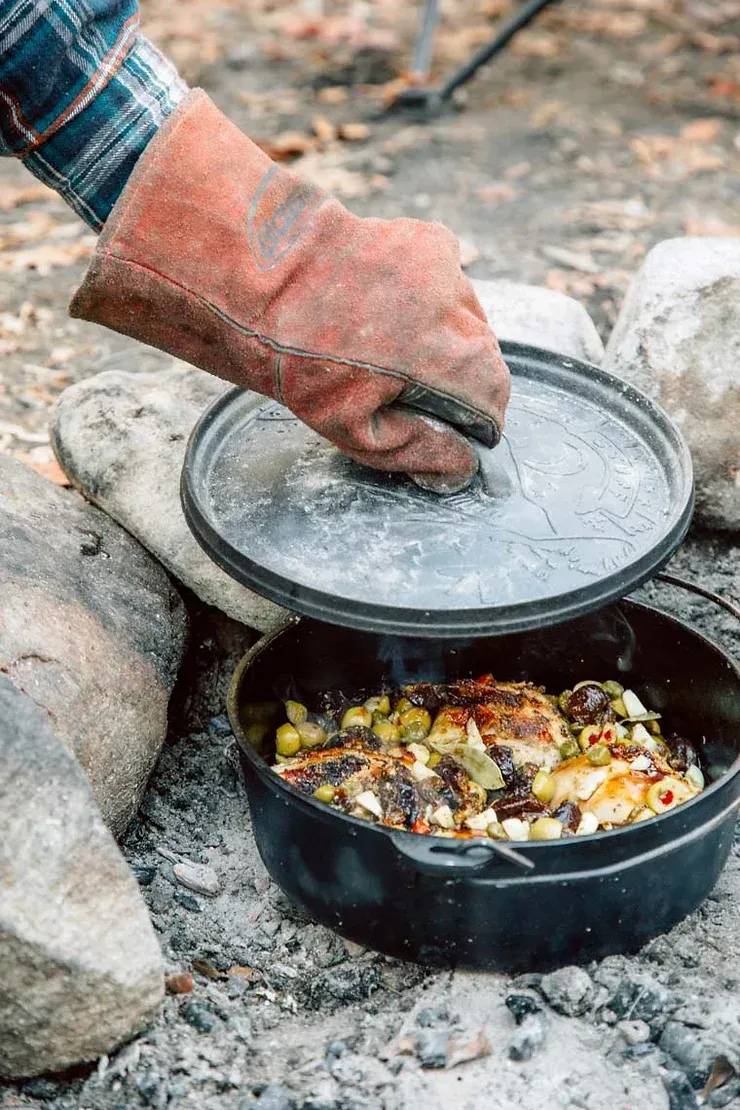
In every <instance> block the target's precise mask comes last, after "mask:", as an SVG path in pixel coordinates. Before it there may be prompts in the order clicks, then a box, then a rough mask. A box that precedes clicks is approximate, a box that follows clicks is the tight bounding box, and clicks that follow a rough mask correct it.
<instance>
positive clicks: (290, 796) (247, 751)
mask: <svg viewBox="0 0 740 1110" xmlns="http://www.w3.org/2000/svg"><path fill="white" fill-rule="evenodd" d="M621 603H622V604H626V605H628V606H630V607H632V608H635V609H640V610H643V611H644V612H648V613H654V614H657V615H658V616H660V617H663V618H664V619H666V620H667V621H669V622H670V623H671V624H673V625H675V626H677V627H678V628H680V629H681V630H682V631H684V632H687V631H688V632H690V633H691V634H692V635H693V636H695V637H697V639H699V640H701V641H702V642H703V643H704V644H705V645H706V646H707V647H708V648H711V649H712V650H713V651H715V652H716V653H717V654H718V655H720V656H721V657H722V660H723V661H724V662H725V664H726V665H727V666H728V667H729V668H730V670H731V671H732V672H733V673H734V675H735V677H736V679H737V680H738V683H740V662H736V661H735V660H734V659H733V658H732V656H731V655H729V654H728V653H727V652H726V651H725V650H724V649H723V648H722V647H720V645H719V644H717V643H716V642H715V641H714V640H712V639H710V637H709V636H706V635H705V634H704V633H703V632H699V631H698V630H697V629H695V628H694V627H693V626H692V625H690V624H687V623H686V622H685V621H682V620H680V619H679V618H678V617H674V616H673V615H672V614H670V613H666V612H664V610H662V609H658V608H656V607H655V606H654V605H648V604H647V603H646V602H642V601H633V600H631V599H629V598H623V599H622V601H621ZM307 620H308V621H313V620H314V618H312V617H299V616H293V615H289V616H288V617H287V618H286V620H285V621H284V622H283V623H282V624H281V625H280V626H279V627H278V628H275V629H273V630H272V631H271V632H267V633H265V634H264V635H263V636H261V637H260V639H259V640H258V641H257V643H256V644H253V645H252V647H251V648H249V650H248V651H247V652H246V653H245V655H244V656H243V657H242V659H241V660H240V661H239V663H238V665H237V667H236V670H235V671H234V674H233V676H232V679H231V683H230V684H229V691H228V694H227V698H226V708H227V713H228V717H229V723H230V724H231V728H232V731H233V733H234V737H235V739H236V742H237V744H238V746H239V749H240V751H241V752H242V754H243V755H244V756H245V757H246V758H247V759H248V760H249V762H250V764H252V766H253V767H254V769H255V771H256V772H257V774H258V775H259V776H260V778H262V779H263V780H265V781H267V782H269V783H270V784H273V785H277V787H278V789H279V790H281V791H282V792H283V793H284V794H285V795H286V799H287V800H289V801H290V802H294V803H297V804H299V805H300V806H303V807H304V808H307V809H309V810H310V811H311V812H312V813H313V814H315V815H316V816H320V817H321V818H322V819H323V820H325V821H328V822H330V823H333V822H335V821H340V822H344V823H346V824H347V825H348V826H349V828H350V829H362V830H363V832H372V833H378V834H380V835H382V836H385V837H386V838H387V839H389V840H391V841H392V840H393V839H394V838H398V837H402V838H410V840H409V842H411V841H413V843H418V841H419V839H420V834H419V833H414V832H411V831H410V830H407V829H395V828H389V827H387V826H384V825H375V824H373V823H372V822H370V821H365V820H363V819H362V818H360V817H352V816H350V814H348V813H341V812H340V811H339V810H337V809H332V808H330V807H329V806H326V805H323V804H322V803H321V802H317V801H315V800H314V799H313V798H310V797H309V796H308V795H307V794H304V793H303V792H302V791H300V790H299V789H298V788H297V787H295V786H293V785H291V783H289V782H285V780H284V779H283V778H282V777H281V776H280V775H278V774H276V773H275V772H274V771H273V769H272V767H271V766H270V765H269V763H268V762H267V760H266V759H264V758H263V757H262V756H261V755H260V754H259V752H257V751H256V750H255V748H254V747H253V746H252V745H251V744H250V743H249V741H248V740H247V738H246V736H245V735H244V730H243V728H242V725H241V721H240V720H239V713H238V694H239V690H240V688H241V683H242V679H243V676H244V674H245V672H246V671H247V670H248V669H249V667H250V666H251V664H252V663H253V661H254V660H255V659H256V658H257V657H258V656H259V655H261V654H262V653H263V651H265V650H266V649H267V648H268V647H270V646H271V645H272V644H273V643H274V641H275V640H278V639H279V638H280V637H281V636H283V635H285V633H287V632H289V631H290V630H291V629H292V628H297V626H298V625H300V624H302V623H303V622H304V621H307ZM315 623H320V622H315ZM349 631H352V630H351V629H350V630H349ZM362 634H363V633H362V632H360V635H362ZM738 774H740V751H739V752H738V754H737V756H736V758H735V760H734V761H733V763H732V764H731V765H730V767H728V769H727V770H726V771H725V773H724V774H723V775H721V776H720V777H719V778H718V779H717V780H716V781H715V782H713V783H711V785H710V786H707V787H705V789H704V790H702V792H701V793H700V794H697V795H696V797H694V798H691V800H690V801H688V802H684V803H683V804H682V805H680V806H676V807H675V808H674V809H672V810H669V811H668V812H667V813H663V814H659V815H656V816H655V818H654V819H653V820H652V821H650V827H651V828H655V826H656V824H657V823H658V822H663V823H667V822H671V821H673V820H675V819H676V817H677V816H678V815H684V814H686V813H687V812H689V811H690V808H691V807H692V806H694V805H696V804H697V803H700V802H702V801H703V800H704V799H706V798H708V797H710V796H711V795H713V794H716V793H718V792H719V790H720V789H723V788H724V787H725V786H726V785H727V784H728V783H729V782H730V780H731V779H733V778H735V777H736V776H737V775H738ZM713 820H714V816H713V815H712V816H709V817H708V818H707V821H706V822H704V824H708V823H711V822H712V821H713ZM697 827H701V826H697ZM643 829H644V825H642V826H641V825H639V824H637V825H634V824H633V825H624V826H623V827H622V828H619V829H611V830H608V831H603V832H596V833H591V834H590V835H588V836H579V837H567V838H566V839H565V840H553V841H547V840H527V841H522V842H521V843H520V842H516V843H514V844H513V845H512V847H514V848H515V850H516V852H517V853H518V852H524V853H526V854H528V853H529V852H530V851H533V852H544V851H547V850H548V849H558V848H559V849H561V850H562V848H563V847H564V846H566V845H568V844H570V843H571V841H572V843H573V844H586V843H593V842H594V841H599V842H601V843H604V844H606V843H609V842H612V841H613V840H614V839H615V838H616V837H626V836H629V835H630V834H634V833H635V832H637V831H642V830H643ZM679 836H680V834H677V836H676V837H674V838H673V839H679ZM421 839H422V840H423V841H424V842H425V843H427V844H429V845H430V846H431V845H444V846H445V847H446V848H448V849H450V847H451V846H452V845H454V844H456V843H464V844H470V843H475V840H474V839H473V840H470V841H467V840H466V841H456V840H455V839H454V838H450V837H442V836H433V835H431V834H424V835H423V837H421ZM481 839H482V838H481Z"/></svg>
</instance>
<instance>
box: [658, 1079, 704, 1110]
mask: <svg viewBox="0 0 740 1110" xmlns="http://www.w3.org/2000/svg"><path fill="white" fill-rule="evenodd" d="M663 1086H664V1087H665V1089H666V1094H667V1095H668V1110H699V1102H698V1099H697V1097H696V1092H695V1091H694V1090H693V1089H692V1087H691V1084H690V1083H689V1081H688V1079H687V1078H686V1076H685V1075H684V1074H683V1072H680V1071H669V1072H666V1074H665V1075H664V1076H663Z"/></svg>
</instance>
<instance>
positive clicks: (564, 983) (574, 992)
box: [540, 967, 594, 1017]
mask: <svg viewBox="0 0 740 1110" xmlns="http://www.w3.org/2000/svg"><path fill="white" fill-rule="evenodd" d="M540 990H541V991H542V993H543V994H544V996H545V998H546V999H547V1001H548V1002H549V1003H550V1005H551V1006H552V1008H553V1010H557V1012H558V1013H559V1014H565V1015H566V1016H567V1017H576V1016H578V1015H579V1014H585V1013H586V1011H587V1010H588V1009H589V1008H590V1006H591V1000H592V998H593V995H594V984H593V981H592V980H591V977H590V975H589V974H588V972H586V971H584V970H583V968H582V967H561V968H559V969H558V970H557V971H553V972H552V974H550V975H545V976H543V979H542V983H541V984H540Z"/></svg>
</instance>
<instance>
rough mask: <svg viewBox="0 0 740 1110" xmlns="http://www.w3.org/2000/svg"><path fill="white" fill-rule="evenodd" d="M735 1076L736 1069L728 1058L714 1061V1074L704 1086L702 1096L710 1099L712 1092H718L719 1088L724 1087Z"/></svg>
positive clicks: (721, 1057) (722, 1057) (720, 1057)
mask: <svg viewBox="0 0 740 1110" xmlns="http://www.w3.org/2000/svg"><path fill="white" fill-rule="evenodd" d="M733 1075H735V1069H734V1067H733V1066H732V1064H731V1063H730V1061H729V1060H728V1059H727V1057H726V1056H718V1057H717V1059H716V1060H715V1061H714V1065H713V1067H712V1073H711V1075H710V1076H709V1079H708V1080H707V1081H706V1083H705V1085H704V1090H703V1091H702V1095H703V1097H704V1098H708V1097H709V1095H711V1093H712V1091H716V1090H717V1088H718V1087H724V1085H725V1083H726V1082H727V1080H728V1079H732V1077H733Z"/></svg>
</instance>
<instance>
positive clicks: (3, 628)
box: [0, 455, 187, 834]
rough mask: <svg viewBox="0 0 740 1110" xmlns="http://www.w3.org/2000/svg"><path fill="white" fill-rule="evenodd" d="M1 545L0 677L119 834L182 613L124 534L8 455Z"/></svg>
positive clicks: (173, 671) (142, 770)
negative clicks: (46, 727) (38, 715)
mask: <svg viewBox="0 0 740 1110" xmlns="http://www.w3.org/2000/svg"><path fill="white" fill-rule="evenodd" d="M0 537H2V552H3V554H2V560H1V561H0V671H1V672H4V673H5V674H7V675H8V677H9V678H10V679H11V681H12V682H13V684H14V685H15V686H16V687H17V688H18V689H19V690H22V691H23V692H24V693H25V694H27V695H28V696H29V697H30V698H31V699H32V700H33V701H34V702H35V703H36V704H37V705H38V706H39V708H40V709H42V710H43V712H44V714H45V715H46V718H47V720H48V721H49V722H50V725H51V727H52V728H53V730H54V733H55V735H56V736H57V737H58V738H59V739H60V740H61V741H62V742H63V743H64V744H65V745H66V747H67V748H68V749H69V751H70V752H71V753H72V754H73V755H74V756H76V758H77V759H78V761H79V763H80V766H81V767H82V769H83V770H84V771H85V773H86V774H87V777H88V779H89V780H90V784H91V786H92V790H93V794H94V795H95V799H96V801H97V803H98V805H99V807H100V810H101V812H102V815H103V817H104V818H105V820H106V822H107V823H108V825H109V827H110V828H111V829H112V830H113V832H114V833H116V834H119V833H121V832H122V831H123V830H124V829H125V827H126V825H127V824H128V822H129V821H130V819H131V817H132V816H133V815H134V813H135V812H136V810H137V808H138V805H139V802H140V801H141V797H142V794H143V791H144V788H145V786H146V782H147V779H148V777H149V774H150V772H151V770H152V768H153V766H154V763H155V761H156V759H157V756H158V754H159V751H160V749H161V746H162V744H163V742H164V738H165V733H166V729H167V707H168V702H169V698H170V693H171V692H172V688H173V686H174V682H175V679H176V677H177V672H178V669H179V666H180V663H181V661H182V657H183V654H184V650H185V645H186V638H187V618H186V614H185V609H184V606H183V603H182V601H181V599H180V597H179V595H178V594H177V592H176V591H175V589H174V587H173V586H172V584H171V582H170V581H169V579H168V577H167V575H166V573H165V572H164V570H163V569H162V567H160V566H159V565H158V564H157V563H156V562H155V561H154V559H152V557H151V556H150V555H149V554H148V553H147V552H146V551H145V550H144V548H143V547H142V546H141V545H140V544H139V543H137V542H136V540H134V539H132V537H131V536H129V535H128V534H127V533H126V532H124V531H123V529H121V528H119V527H118V525H117V524H114V523H113V521H111V520H109V519H108V517H106V516H105V515H104V514H103V513H101V512H99V511H98V510H97V509H95V508H93V507H92V506H91V505H88V504H87V503H86V502H85V501H84V500H83V499H82V498H81V497H80V496H79V495H78V494H77V493H75V492H73V491H69V490H62V489H60V488H59V487H57V486H55V485H53V484H52V483H51V482H49V481H46V479H44V478H40V477H39V476H38V475H37V474H35V473H34V472H33V471H32V470H30V469H28V468H27V467H25V466H23V465H22V464H21V463H19V462H17V461H16V460H14V459H10V458H9V457H8V456H5V455H0Z"/></svg>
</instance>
